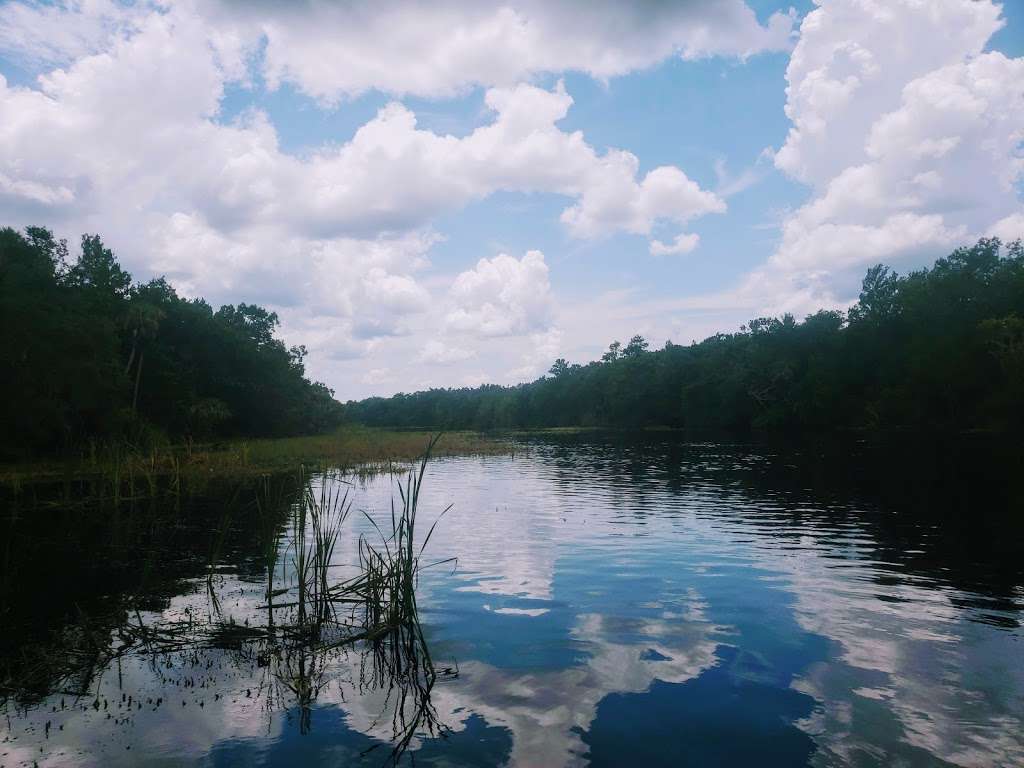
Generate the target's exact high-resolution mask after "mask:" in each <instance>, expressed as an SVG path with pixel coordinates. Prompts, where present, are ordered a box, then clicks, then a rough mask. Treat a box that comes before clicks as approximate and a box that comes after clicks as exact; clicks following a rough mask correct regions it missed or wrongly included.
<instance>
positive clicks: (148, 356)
mask: <svg viewBox="0 0 1024 768" xmlns="http://www.w3.org/2000/svg"><path fill="white" fill-rule="evenodd" d="M277 326H278V318H277V315H276V314H274V313H273V312H268V311H267V310H266V309H264V308H262V307H259V306H256V305H253V304H239V305H237V306H233V305H226V306H223V307H221V308H220V309H218V310H217V311H214V310H213V308H212V307H211V306H210V305H209V304H207V303H206V301H204V300H203V299H186V298H182V297H181V296H179V295H178V294H177V293H176V292H175V290H174V288H173V287H172V286H171V285H170V284H169V283H168V282H167V281H166V280H165V279H163V278H158V279H155V280H150V281H149V282H145V283H135V282H133V281H132V278H131V275H129V274H128V273H127V272H125V271H124V270H123V269H122V268H121V266H120V265H119V264H118V262H117V259H116V258H115V257H114V254H113V253H112V252H111V250H110V249H109V248H107V247H106V246H105V245H104V244H103V242H102V240H101V239H100V238H99V236H96V235H85V236H83V237H82V242H81V252H80V254H79V255H78V256H77V258H76V259H74V261H71V259H70V258H69V249H68V246H67V243H66V242H65V241H63V240H57V239H55V238H54V236H53V234H52V233H51V232H50V231H48V230H46V229H43V228H40V227H28V228H27V229H26V230H25V231H24V233H20V232H17V231H15V230H13V229H11V228H4V229H0V329H2V333H0V456H5V457H7V458H20V457H26V456H33V455H43V454H54V453H61V452H72V451H82V450H84V449H87V448H89V447H92V448H95V447H96V446H97V445H105V444H112V443H123V442H125V441H127V442H129V443H132V444H148V443H150V442H152V441H154V440H164V439H184V438H193V439H195V438H200V439H209V438H215V437H225V436H249V435H252V436H256V435H266V436H280V435H293V434H304V433H315V432H323V431H326V430H328V429H331V428H333V427H334V426H336V425H337V424H339V423H340V421H341V417H342V406H341V404H340V403H338V402H337V401H336V400H335V399H334V396H333V394H334V393H333V392H332V391H331V390H330V389H328V388H327V387H326V386H324V385H323V384H320V383H317V382H311V381H309V379H307V378H306V376H305V367H304V363H303V359H304V357H305V355H306V350H305V348H304V347H301V346H300V347H291V348H288V347H286V346H285V344H284V343H283V342H282V341H281V340H280V339H278V338H276V337H275V335H274V334H275V331H276V328H277Z"/></svg>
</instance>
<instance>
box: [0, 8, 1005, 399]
mask: <svg viewBox="0 0 1024 768" xmlns="http://www.w3.org/2000/svg"><path fill="white" fill-rule="evenodd" d="M31 224H35V225H42V226H47V227H49V228H51V229H52V230H53V231H54V232H55V233H56V234H57V235H58V236H60V237H66V238H67V239H68V240H69V242H71V243H72V244H74V243H76V242H77V241H78V239H79V238H80V236H81V235H82V234H83V233H98V234H100V235H101V236H102V237H103V239H104V241H105V242H106V243H107V244H108V245H109V246H110V247H112V248H113V249H114V251H115V253H116V254H117V256H118V258H119V260H120V261H121V263H122V264H123V265H124V266H125V268H127V269H128V270H129V271H130V272H131V273H132V274H133V276H134V277H135V278H136V279H138V280H145V279H149V278H152V277H156V276H160V275H165V276H166V277H167V278H168V279H169V280H170V281H171V283H172V284H173V285H174V286H175V287H176V288H177V289H178V291H179V293H180V294H181V295H184V296H188V297H196V296H202V297H205V298H206V299H207V300H208V301H209V302H210V303H211V304H212V305H213V306H214V307H217V306H219V305H221V304H224V303H239V302H249V303H258V304H261V305H264V306H266V307H268V308H270V309H273V310H274V311H276V312H277V313H278V315H279V317H280V319H281V334H282V336H283V338H284V339H285V340H286V341H287V342H288V343H289V344H304V345H305V346H306V347H307V348H308V350H309V356H308V358H307V370H308V372H309V374H310V375H311V376H312V377H313V378H316V379H318V380H322V381H324V382H325V383H327V384H328V385H329V386H330V387H332V388H333V389H334V390H335V393H336V396H337V397H338V398H339V399H341V400H348V399H354V398H362V397H366V396H369V395H390V394H392V393H394V392H402V391H404V392H411V391H416V390H420V389H426V388H430V387H459V386H475V385H477V384H480V383H484V382H493V383H500V384H511V383H516V382H520V381H529V380H532V379H535V378H537V377H538V376H540V375H542V374H544V373H545V371H546V370H547V369H548V367H549V366H550V365H551V363H552V361H554V360H555V358H557V357H564V358H566V359H568V360H570V361H571V362H587V361H589V360H593V359H595V358H597V357H599V356H600V354H601V352H602V351H603V350H604V349H605V348H606V347H607V346H608V344H609V343H610V342H611V341H613V340H616V339H618V340H622V341H627V340H628V339H629V337H631V336H632V335H633V334H637V333H639V334H641V335H643V336H645V337H646V338H647V339H648V340H649V341H650V342H651V345H652V347H655V348H656V347H660V346H661V345H663V344H664V343H665V341H667V340H671V341H673V342H675V343H689V342H692V341H695V340H698V341H699V340H700V339H702V338H705V337H707V336H709V335H712V334H714V333H717V332H731V331H735V330H737V329H738V328H739V327H740V326H741V325H742V324H743V323H745V322H746V321H747V320H749V319H751V318H754V317H759V316H764V315H777V314H781V313H784V312H791V313H792V314H794V315H795V316H796V317H798V318H802V317H803V316H805V315H807V314H810V313H812V312H814V311H816V310H818V309H820V308H823V307H828V308H831V307H839V308H842V307H845V306H848V305H849V304H850V303H851V302H852V301H854V300H856V297H857V294H858V291H859V287H860V281H861V278H862V277H863V274H864V272H865V271H866V269H867V268H868V267H870V266H871V265H873V264H876V263H880V262H881V263H885V264H889V265H891V266H893V267H894V268H895V269H896V270H897V271H900V272H906V271H908V270H911V269H915V268H919V267H921V266H925V265H927V264H930V263H931V262H933V261H934V260H935V259H936V258H938V257H940V256H942V255H945V254H947V253H948V252H950V251H951V250H952V249H954V248H956V247H958V246H961V245H969V244H971V243H972V242H974V241H976V240H977V239H978V238H979V237H984V236H999V237H1001V238H1003V239H1004V240H1014V239H1016V238H1018V237H1022V236H1024V0H1006V2H1003V3H998V2H994V1H993V0H816V1H815V2H808V1H806V0H799V2H796V3H776V2H771V1H769V0H748V2H743V0H718V1H717V2H715V3H708V2H703V1H701V2H698V1H697V0H678V1H677V2H670V1H667V0H646V1H641V2H633V3H620V2H613V1H612V0H587V1H584V0H571V1H570V0H512V1H511V2H508V3H495V4H490V3H483V2H477V0H436V1H435V2H431V3H422V2H405V1H401V0H382V1H379V2H373V3H370V2H365V3H361V2H327V1H326V0H303V1H302V2H297V3H275V2H270V0H265V1H264V2H242V1H241V0H162V1H161V2H138V3H123V2H116V1H113V0H81V1H80V2H57V3H52V2H47V3H37V2H25V1H24V0H13V1H12V0H7V1H0V226H12V227H15V228H19V229H20V228H23V227H25V226H27V225H31ZM74 250H75V249H74V246H73V248H72V251H73V252H74Z"/></svg>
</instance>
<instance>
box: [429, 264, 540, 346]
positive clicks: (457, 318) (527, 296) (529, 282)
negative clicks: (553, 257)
mask: <svg viewBox="0 0 1024 768" xmlns="http://www.w3.org/2000/svg"><path fill="white" fill-rule="evenodd" d="M449 298H450V301H451V302H452V308H451V309H450V310H449V312H448V314H447V317H446V323H447V325H448V327H449V328H451V329H453V330H456V331H461V332H465V333H471V334H475V335H477V336H516V335H525V334H528V333H531V332H537V331H543V330H546V329H547V328H548V327H549V326H550V324H551V318H552V313H553V303H552V299H551V285H550V283H549V282H548V265H547V264H546V263H545V261H544V254H543V253H541V252H540V251H528V252H527V253H526V254H525V255H524V256H523V257H522V258H521V259H516V258H515V257H513V256H508V255H506V254H504V253H502V254H498V255H497V256H495V257H494V258H492V259H487V258H483V259H480V261H478V262H477V264H476V267H474V268H473V269H470V270H467V271H465V272H462V273H460V274H459V275H458V277H456V278H455V282H454V283H453V284H452V287H451V290H450V291H449Z"/></svg>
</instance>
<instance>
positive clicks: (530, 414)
mask: <svg viewBox="0 0 1024 768" xmlns="http://www.w3.org/2000/svg"><path fill="white" fill-rule="evenodd" d="M346 411H347V415H348V417H349V418H351V419H353V420H355V421H359V422H363V423H365V424H369V425H380V426H399V427H429V428H473V429H505V428H533V427H553V426H611V427H645V426H673V427H700V428H727V429H733V430H751V429H778V430H798V429H857V428H867V429H879V428H882V429H887V428H913V429H943V430H965V429H1011V428H1019V427H1021V426H1024V248H1022V246H1021V243H1020V241H1017V242H1015V243H1013V244H1011V245H1009V246H1008V247H1005V248H1004V247H1003V246H1002V244H1001V243H1000V242H999V240H996V239H983V240H980V241H979V242H978V243H977V244H976V245H974V246H971V247H968V248H960V249H958V250H956V251H954V252H953V253H952V254H950V255H949V256H947V257H945V258H942V259H939V260H938V261H937V262H936V263H935V264H934V266H933V267H931V268H930V269H921V270H919V271H915V272H911V273H910V274H907V275H904V276H900V275H897V274H896V273H895V272H894V271H892V270H891V269H889V268H888V267H885V266H883V265H878V266H875V267H872V268H871V269H869V270H868V272H867V275H866V276H865V278H864V281H863V288H862V291H861V294H860V297H859V300H858V301H857V302H856V304H854V305H853V306H852V307H851V308H850V309H849V311H847V312H841V311H838V310H822V311H819V312H817V313H815V314H813V315H810V316H808V317H806V318H804V319H803V320H802V321H798V320H796V319H795V318H794V317H793V316H791V315H784V316H782V317H761V318H755V319H753V320H751V321H750V322H749V323H747V324H746V325H745V326H743V328H741V329H740V331H739V332H737V333H721V334H717V335H715V336H712V337H710V338H708V339H705V340H704V341H702V342H700V343H695V344H690V345H688V346H683V345H678V344H672V343H671V342H669V343H666V345H665V347H664V348H663V349H660V350H657V351H651V350H650V348H649V344H648V342H647V340H645V339H644V338H642V337H641V336H634V337H633V338H632V339H630V341H629V343H628V344H627V345H626V346H625V347H623V345H622V344H621V343H620V342H618V341H615V342H612V344H611V345H610V346H609V348H608V351H607V352H605V353H604V354H603V355H602V357H601V359H600V361H595V362H591V363H588V364H586V365H579V364H572V363H570V362H568V361H567V360H564V359H562V358H559V359H558V360H556V361H555V363H554V364H553V365H552V367H551V369H550V371H549V375H547V376H544V377H542V378H540V379H538V380H536V381H534V382H532V383H529V384H522V385H518V386H512V387H502V386H494V385H485V386H482V387H477V388H474V389H468V388H466V389H432V390H430V391H426V392H416V393H413V394H398V395H395V396H394V397H391V398H369V399H366V400H362V401H359V402H350V403H348V404H347V405H346Z"/></svg>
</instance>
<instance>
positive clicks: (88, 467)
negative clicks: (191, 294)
mask: <svg viewBox="0 0 1024 768" xmlns="http://www.w3.org/2000/svg"><path fill="white" fill-rule="evenodd" d="M430 437H431V433H430V432H427V431H399V430H387V429H374V428H366V427H359V426H349V427H342V428H341V429H339V430H337V431H336V432H333V433H331V434H326V435H308V436H304V437H285V438H267V439H239V440H231V441H225V442H221V443H210V444H182V445H166V446H161V447H155V448H148V449H133V448H130V447H118V448H110V449H105V450H101V451H96V452H93V453H92V454H90V455H87V456H82V457H79V458H69V459H58V460H45V461H37V462H23V463H16V464H0V486H7V487H13V488H15V489H17V488H18V487H19V486H21V485H23V484H26V483H33V482H47V481H62V480H76V479H85V478H89V477H95V476H105V477H111V476H114V477H128V476H132V477H133V478H136V477H137V478H138V482H140V483H142V482H145V481H146V478H151V477H166V476H172V477H176V478H177V477H180V478H183V479H188V478H190V477H196V476H201V477H245V476H258V475H263V474H270V473H275V472H284V471H289V470H293V469H298V468H299V467H300V466H304V467H306V468H307V469H329V468H330V469H334V468H354V467H365V468H369V469H373V468H383V467H385V466H386V465H387V464H388V462H406V461H412V460H414V459H417V458H419V457H420V456H422V455H423V452H424V450H425V449H426V446H427V443H428V441H429V440H430ZM511 450H512V447H511V443H510V442H509V441H508V440H504V439H498V438H494V437H487V436H485V435H482V434H479V433H476V432H469V431H461V432H448V433H444V434H442V435H441V439H440V440H439V441H438V443H437V445H436V446H435V447H434V451H433V455H434V456H456V455H487V454H502V453H507V452H509V451H511Z"/></svg>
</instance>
